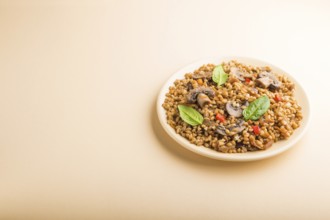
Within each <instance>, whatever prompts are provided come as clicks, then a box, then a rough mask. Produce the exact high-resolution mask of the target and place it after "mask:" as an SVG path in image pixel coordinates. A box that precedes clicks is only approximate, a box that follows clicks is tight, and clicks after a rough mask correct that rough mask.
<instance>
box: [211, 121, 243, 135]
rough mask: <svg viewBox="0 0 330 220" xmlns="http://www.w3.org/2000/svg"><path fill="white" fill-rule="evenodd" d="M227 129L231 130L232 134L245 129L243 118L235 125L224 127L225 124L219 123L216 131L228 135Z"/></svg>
mask: <svg viewBox="0 0 330 220" xmlns="http://www.w3.org/2000/svg"><path fill="white" fill-rule="evenodd" d="M226 129H228V130H229V131H230V135H231V136H232V135H235V134H238V133H241V132H242V131H243V130H244V129H245V126H244V121H243V120H239V121H238V122H237V123H236V124H234V125H229V126H227V127H224V126H223V125H219V126H218V127H217V128H216V130H215V132H216V133H218V134H221V135H227V133H226Z"/></svg>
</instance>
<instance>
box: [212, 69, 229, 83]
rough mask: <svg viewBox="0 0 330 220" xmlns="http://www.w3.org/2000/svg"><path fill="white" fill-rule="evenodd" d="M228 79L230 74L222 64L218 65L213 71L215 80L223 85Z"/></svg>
mask: <svg viewBox="0 0 330 220" xmlns="http://www.w3.org/2000/svg"><path fill="white" fill-rule="evenodd" d="M227 79H228V74H227V73H225V71H224V70H223V67H222V66H221V65H218V66H216V67H215V68H214V70H213V73H212V80H213V82H215V83H217V84H218V86H221V85H222V84H225V82H227Z"/></svg>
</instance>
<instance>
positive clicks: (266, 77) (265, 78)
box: [256, 71, 281, 91]
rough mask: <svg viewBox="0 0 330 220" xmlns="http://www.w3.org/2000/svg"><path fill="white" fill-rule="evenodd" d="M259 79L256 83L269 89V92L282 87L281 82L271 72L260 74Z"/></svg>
mask: <svg viewBox="0 0 330 220" xmlns="http://www.w3.org/2000/svg"><path fill="white" fill-rule="evenodd" d="M258 77H259V78H258V79H257V80H256V82H257V83H258V84H259V86H261V87H263V88H269V90H271V91H274V90H277V89H279V88H280V87H281V82H280V81H279V80H278V79H277V78H276V76H275V75H274V74H272V73H271V72H266V71H263V72H261V73H259V75H258Z"/></svg>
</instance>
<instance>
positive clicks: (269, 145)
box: [264, 140, 274, 149]
mask: <svg viewBox="0 0 330 220" xmlns="http://www.w3.org/2000/svg"><path fill="white" fill-rule="evenodd" d="M273 143H274V141H273V140H270V141H268V142H267V143H266V144H265V145H264V148H265V149H268V148H270V147H271V146H272V145H273Z"/></svg>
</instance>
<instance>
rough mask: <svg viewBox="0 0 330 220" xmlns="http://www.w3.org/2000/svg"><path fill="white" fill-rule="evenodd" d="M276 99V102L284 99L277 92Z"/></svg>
mask: <svg viewBox="0 0 330 220" xmlns="http://www.w3.org/2000/svg"><path fill="white" fill-rule="evenodd" d="M274 100H275V101H276V102H280V101H282V97H281V96H280V95H278V94H276V95H275V97H274Z"/></svg>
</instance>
